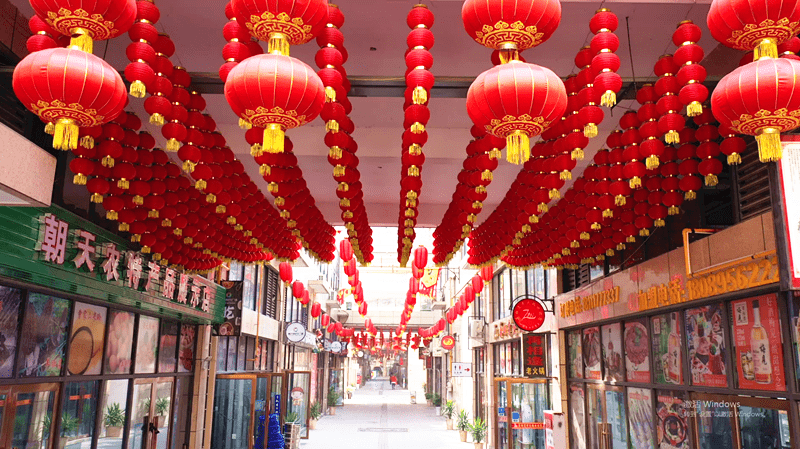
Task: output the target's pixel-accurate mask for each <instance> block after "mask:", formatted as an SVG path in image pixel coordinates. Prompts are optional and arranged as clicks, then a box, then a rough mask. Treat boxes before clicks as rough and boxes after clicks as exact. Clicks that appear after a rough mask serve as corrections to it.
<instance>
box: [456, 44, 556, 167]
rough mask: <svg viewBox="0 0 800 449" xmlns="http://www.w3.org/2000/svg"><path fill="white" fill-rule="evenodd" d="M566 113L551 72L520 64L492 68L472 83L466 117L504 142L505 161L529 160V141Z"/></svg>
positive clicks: (553, 74)
mask: <svg viewBox="0 0 800 449" xmlns="http://www.w3.org/2000/svg"><path fill="white" fill-rule="evenodd" d="M566 109H567V91H566V88H565V87H564V83H563V82H562V81H561V78H559V77H558V76H557V75H556V74H555V73H553V71H552V70H550V69H548V68H546V67H540V66H537V65H534V64H527V63H524V62H521V61H517V60H514V61H511V62H510V63H508V64H503V65H499V66H495V67H494V68H491V69H489V70H487V71H485V72H483V73H482V74H480V75H478V78H476V79H475V81H474V82H473V83H472V85H471V86H470V88H469V91H468V92H467V113H468V114H469V116H470V118H471V119H472V121H473V123H475V124H476V125H477V126H480V127H484V128H485V129H486V131H488V132H489V133H490V134H492V135H494V136H496V137H499V138H503V139H506V148H507V150H506V159H507V160H508V161H509V162H511V163H513V164H521V163H525V162H527V161H528V159H529V158H530V140H529V139H530V137H533V136H537V135H539V134H541V133H542V131H544V130H546V129H547V128H549V127H550V125H551V124H552V123H553V122H554V121H556V120H558V119H559V118H560V117H561V116H562V115H563V114H564V111H565V110H566Z"/></svg>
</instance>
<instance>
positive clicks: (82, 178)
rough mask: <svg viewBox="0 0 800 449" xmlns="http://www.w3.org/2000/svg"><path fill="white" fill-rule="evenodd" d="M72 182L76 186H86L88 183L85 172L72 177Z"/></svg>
mask: <svg viewBox="0 0 800 449" xmlns="http://www.w3.org/2000/svg"><path fill="white" fill-rule="evenodd" d="M72 183H73V184H75V185H76V186H85V185H86V175H84V174H83V173H78V174H77V175H75V176H73V177H72Z"/></svg>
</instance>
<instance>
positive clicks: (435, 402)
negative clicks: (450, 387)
mask: <svg viewBox="0 0 800 449" xmlns="http://www.w3.org/2000/svg"><path fill="white" fill-rule="evenodd" d="M431 402H433V406H434V407H441V406H442V397H441V396H440V395H439V393H434V394H433V398H431Z"/></svg>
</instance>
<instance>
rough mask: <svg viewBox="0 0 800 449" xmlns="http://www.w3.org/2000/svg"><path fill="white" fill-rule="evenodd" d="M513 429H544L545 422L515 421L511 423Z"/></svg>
mask: <svg viewBox="0 0 800 449" xmlns="http://www.w3.org/2000/svg"><path fill="white" fill-rule="evenodd" d="M511 428H512V429H544V423H543V422H515V423H511Z"/></svg>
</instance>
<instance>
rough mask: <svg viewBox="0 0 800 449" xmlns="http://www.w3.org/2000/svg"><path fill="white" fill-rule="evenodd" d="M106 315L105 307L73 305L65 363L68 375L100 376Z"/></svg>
mask: <svg viewBox="0 0 800 449" xmlns="http://www.w3.org/2000/svg"><path fill="white" fill-rule="evenodd" d="M106 313H107V309H106V308H105V307H99V306H92V305H89V304H84V303H81V302H76V303H75V312H74V313H73V314H72V336H71V337H70V339H69V363H67V369H68V370H69V373H70V374H83V375H87V376H94V375H98V374H100V369H101V368H102V362H103V343H104V342H105V335H106Z"/></svg>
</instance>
